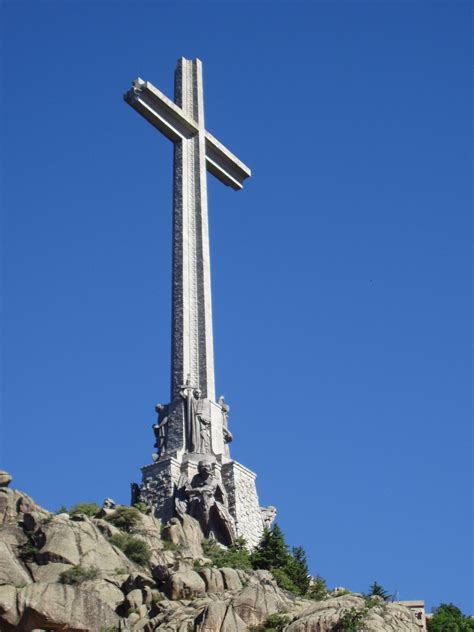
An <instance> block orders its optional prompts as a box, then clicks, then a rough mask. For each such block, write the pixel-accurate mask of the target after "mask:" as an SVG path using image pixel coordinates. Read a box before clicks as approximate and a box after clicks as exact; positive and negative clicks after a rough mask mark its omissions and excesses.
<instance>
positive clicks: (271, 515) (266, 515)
mask: <svg viewBox="0 0 474 632" xmlns="http://www.w3.org/2000/svg"><path fill="white" fill-rule="evenodd" d="M260 511H261V514H262V522H263V526H264V528H265V529H271V528H272V524H273V523H274V521H275V518H276V515H277V510H276V507H274V506H273V505H268V507H260Z"/></svg>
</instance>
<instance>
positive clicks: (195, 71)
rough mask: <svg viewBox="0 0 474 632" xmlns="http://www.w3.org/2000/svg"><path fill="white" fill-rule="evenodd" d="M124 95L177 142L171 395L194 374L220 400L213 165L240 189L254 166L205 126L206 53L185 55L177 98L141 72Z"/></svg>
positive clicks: (221, 177) (177, 74) (206, 391)
mask: <svg viewBox="0 0 474 632" xmlns="http://www.w3.org/2000/svg"><path fill="white" fill-rule="evenodd" d="M124 98H125V100H126V101H127V103H129V104H130V105H131V106H132V107H133V108H134V109H135V110H137V112H139V113H140V114H141V115H142V116H143V117H144V118H146V119H147V120H148V121H149V122H150V123H151V124H152V125H153V126H154V127H156V128H157V129H158V130H160V131H161V132H162V133H163V134H164V135H165V136H166V137H167V138H169V139H170V140H171V141H172V142H173V143H174V178H173V281H172V283H173V292H172V309H173V314H172V352H171V358H172V359H171V401H173V400H174V399H176V397H178V396H179V391H180V387H181V385H183V384H185V383H186V381H187V379H190V383H191V384H192V385H193V386H194V387H196V388H200V389H201V392H202V397H203V398H208V399H210V400H212V401H215V386H214V350H213V336H212V302H211V272H210V260H209V229H208V213H207V183H206V170H207V171H210V172H211V173H212V174H213V175H214V176H216V177H217V178H218V179H219V180H220V181H221V182H223V183H224V184H226V185H228V186H231V187H232V188H233V189H241V188H242V183H243V181H244V179H245V178H247V177H249V176H250V169H249V168H248V167H246V166H245V165H244V164H243V163H242V162H240V160H239V159H238V158H236V156H234V154H232V153H231V152H230V151H229V150H228V149H226V148H225V147H224V146H223V145H221V143H220V142H219V141H218V140H216V139H215V138H214V137H213V136H212V135H211V134H210V133H209V132H208V131H206V128H205V126H204V99H203V87H202V64H201V62H200V60H199V59H193V60H190V59H184V58H183V57H182V58H180V59H179V60H178V65H177V68H176V72H175V97H174V102H173V101H171V100H170V99H168V98H167V97H166V96H165V95H164V94H162V93H161V92H160V91H159V90H158V89H157V88H155V86H153V85H152V84H151V83H149V82H148V81H143V80H142V79H137V80H136V81H134V82H133V87H132V89H131V90H129V91H128V92H127V93H126V94H125V95H124Z"/></svg>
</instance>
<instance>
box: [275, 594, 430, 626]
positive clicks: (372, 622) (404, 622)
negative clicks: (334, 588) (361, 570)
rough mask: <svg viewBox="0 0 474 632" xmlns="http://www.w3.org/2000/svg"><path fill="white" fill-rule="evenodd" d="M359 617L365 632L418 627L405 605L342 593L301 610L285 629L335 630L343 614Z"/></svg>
mask: <svg viewBox="0 0 474 632" xmlns="http://www.w3.org/2000/svg"><path fill="white" fill-rule="evenodd" d="M345 615H346V616H349V617H351V616H352V618H355V617H356V616H359V617H360V629H361V630H364V632H389V631H390V632H414V631H415V630H419V628H418V626H417V624H416V620H415V618H414V615H413V614H412V613H411V612H410V611H409V610H408V609H407V608H404V607H403V606H399V605H397V604H392V603H384V601H383V600H382V599H380V600H377V599H376V598H375V599H371V600H370V601H369V602H367V600H366V599H363V598H362V597H361V596H357V595H342V596H341V597H334V598H333V599H325V600H323V601H317V602H315V603H312V604H311V605H308V606H306V607H304V608H303V609H302V610H300V612H299V614H298V616H297V618H296V619H295V621H293V623H291V624H290V625H289V626H288V627H287V628H286V630H285V632H308V631H309V630H315V631H317V632H332V630H334V627H335V626H336V624H337V623H338V622H339V621H341V619H342V617H344V616H345Z"/></svg>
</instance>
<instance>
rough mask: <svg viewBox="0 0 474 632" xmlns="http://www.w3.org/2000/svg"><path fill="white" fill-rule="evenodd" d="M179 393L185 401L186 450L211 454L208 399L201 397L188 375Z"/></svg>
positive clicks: (209, 405)
mask: <svg viewBox="0 0 474 632" xmlns="http://www.w3.org/2000/svg"><path fill="white" fill-rule="evenodd" d="M180 395H181V397H182V398H183V399H184V401H185V402H186V450H187V451H188V452H196V453H198V454H211V402H210V400H208V399H205V398H201V390H200V389H199V388H195V387H193V386H191V380H190V378H189V376H188V379H187V380H186V384H184V385H183V386H182V387H181V391H180Z"/></svg>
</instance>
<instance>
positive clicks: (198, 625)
mask: <svg viewBox="0 0 474 632" xmlns="http://www.w3.org/2000/svg"><path fill="white" fill-rule="evenodd" d="M7 478H8V477H7ZM101 516H102V517H97V518H88V517H87V516H80V517H77V516H72V517H71V516H69V515H68V514H66V513H63V514H60V515H53V514H50V513H49V512H47V511H45V510H44V509H42V508H41V507H39V506H38V505H36V504H35V503H34V501H33V500H32V499H31V498H30V497H29V496H27V495H26V494H23V493H22V492H19V491H17V490H14V489H10V488H8V487H7V486H6V485H4V486H3V487H1V486H0V525H1V529H0V631H1V632H13V631H18V630H21V631H22V632H33V631H35V630H61V631H62V632H103V631H105V630H106V631H107V632H112V630H117V631H120V630H131V631H138V630H142V631H144V632H152V631H153V630H162V631H163V632H187V630H197V631H199V632H245V631H246V630H248V629H249V628H250V626H256V625H260V624H262V623H264V622H265V620H266V619H267V618H268V617H269V616H270V615H275V614H279V613H283V612H284V613H285V614H284V615H283V616H284V617H285V618H286V619H285V621H286V623H285V625H286V627H285V632H331V631H332V630H334V626H336V625H337V624H338V622H340V620H341V617H344V615H345V614H347V613H351V612H356V611H357V612H358V611H361V612H362V611H363V612H364V621H363V623H364V627H363V628H362V629H363V630H365V631H366V632H389V631H390V632H418V630H419V628H418V627H417V625H416V622H415V620H414V618H413V615H412V614H411V613H410V611H409V610H408V609H407V608H404V607H402V606H399V605H396V604H384V603H383V602H377V601H374V602H371V603H370V607H367V602H366V601H365V600H364V599H363V598H362V597H360V596H356V595H352V594H349V595H347V594H346V595H342V596H340V597H334V598H331V599H325V600H323V601H320V602H314V601H309V600H305V599H301V598H300V599H297V598H296V597H294V596H293V595H291V593H288V592H287V591H283V590H282V589H280V588H279V587H278V585H277V583H276V581H275V579H274V578H273V575H272V574H271V573H270V572H269V571H263V570H258V571H242V570H236V569H234V568H215V567H212V565H211V564H210V560H206V559H205V558H204V557H203V548H202V535H201V531H200V528H199V524H198V523H197V522H196V521H195V520H194V519H193V518H191V517H190V516H187V515H186V516H184V517H183V519H182V520H178V519H176V518H174V519H173V520H171V521H170V523H168V524H167V525H165V526H164V527H163V528H161V524H160V522H159V521H158V520H156V519H155V518H154V517H153V516H151V515H147V514H140V517H139V521H138V523H137V524H134V525H133V528H130V531H131V533H127V534H125V539H127V538H128V539H129V540H130V539H131V540H130V541H132V542H133V543H134V546H135V547H136V546H137V543H138V545H140V542H142V543H143V542H145V543H146V545H147V546H148V547H149V549H150V550H151V557H150V559H149V561H145V560H144V559H142V560H141V561H142V562H143V565H140V564H138V563H137V562H134V561H132V560H131V559H129V557H127V555H126V554H125V553H124V552H123V551H122V550H120V549H119V548H118V547H117V546H115V545H114V544H113V543H112V541H111V538H113V537H114V535H115V536H116V535H117V534H121V538H122V540H123V539H124V533H123V532H120V531H119V530H118V529H117V528H116V527H115V526H113V524H111V523H110V522H109V521H108V520H107V519H106V518H107V516H105V518H104V517H103V514H101ZM142 546H143V545H142ZM129 555H131V556H132V557H133V555H132V553H130V551H129ZM65 571H66V572H67V573H66V577H64V575H63V574H64V572H65Z"/></svg>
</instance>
